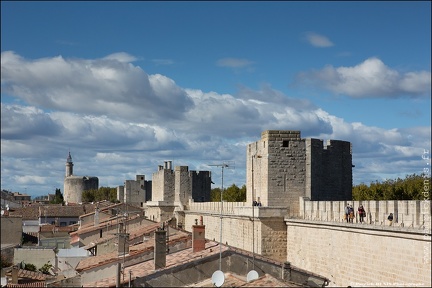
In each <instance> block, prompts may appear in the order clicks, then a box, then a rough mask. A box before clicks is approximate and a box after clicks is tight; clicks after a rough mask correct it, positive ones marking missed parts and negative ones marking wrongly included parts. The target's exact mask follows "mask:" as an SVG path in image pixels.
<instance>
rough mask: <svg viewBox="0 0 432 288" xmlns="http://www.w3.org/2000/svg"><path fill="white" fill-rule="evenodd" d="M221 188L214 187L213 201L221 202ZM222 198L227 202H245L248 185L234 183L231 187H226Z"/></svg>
mask: <svg viewBox="0 0 432 288" xmlns="http://www.w3.org/2000/svg"><path fill="white" fill-rule="evenodd" d="M220 195H221V188H214V189H212V190H211V194H210V199H211V201H212V202H220ZM222 199H223V200H225V201H227V202H245V201H246V185H243V186H242V187H241V188H239V187H237V185H235V184H232V185H231V186H230V187H228V188H225V189H224V193H223V195H222Z"/></svg>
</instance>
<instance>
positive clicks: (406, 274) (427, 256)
mask: <svg viewBox="0 0 432 288" xmlns="http://www.w3.org/2000/svg"><path fill="white" fill-rule="evenodd" d="M285 220H286V224H287V261H289V262H290V263H291V264H292V265H294V266H296V267H299V268H301V269H305V270H307V271H313V272H314V273H317V274H320V275H322V276H324V277H327V278H329V279H330V281H331V282H330V286H333V287H347V286H348V285H350V286H352V287H367V286H369V287H377V286H388V287H403V286H416V287H419V286H422V287H430V286H431V284H432V283H431V236H430V234H429V235H427V234H424V233H423V232H421V231H419V230H418V229H415V228H407V227H404V228H401V227H394V226H393V227H389V226H374V225H362V224H355V223H335V222H324V221H310V220H299V219H285Z"/></svg>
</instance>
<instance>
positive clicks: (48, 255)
mask: <svg viewBox="0 0 432 288" xmlns="http://www.w3.org/2000/svg"><path fill="white" fill-rule="evenodd" d="M21 261H24V263H26V264H33V265H35V266H36V268H37V269H39V268H41V267H42V266H43V265H44V264H47V263H48V262H50V264H51V265H53V266H54V265H55V252H54V250H53V248H42V247H22V248H15V250H14V261H13V263H14V264H15V265H16V264H19V263H21Z"/></svg>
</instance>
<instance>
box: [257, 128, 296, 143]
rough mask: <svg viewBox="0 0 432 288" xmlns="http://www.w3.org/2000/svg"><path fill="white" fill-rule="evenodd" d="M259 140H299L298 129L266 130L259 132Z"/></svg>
mask: <svg viewBox="0 0 432 288" xmlns="http://www.w3.org/2000/svg"><path fill="white" fill-rule="evenodd" d="M261 140H267V141H281V140H301V136H300V131H297V130H266V131H264V132H262V133H261Z"/></svg>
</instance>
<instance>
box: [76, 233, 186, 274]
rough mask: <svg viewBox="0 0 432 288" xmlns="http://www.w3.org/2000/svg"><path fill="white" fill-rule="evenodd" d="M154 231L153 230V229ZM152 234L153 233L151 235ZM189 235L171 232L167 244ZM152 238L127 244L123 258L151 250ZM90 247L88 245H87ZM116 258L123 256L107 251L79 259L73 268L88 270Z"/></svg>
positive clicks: (112, 261) (152, 245) (115, 260)
mask: <svg viewBox="0 0 432 288" xmlns="http://www.w3.org/2000/svg"><path fill="white" fill-rule="evenodd" d="M153 231H154V230H153ZM153 236H154V235H153ZM190 237H191V235H190V234H188V233H185V232H179V233H176V234H172V235H170V237H169V242H168V245H172V244H173V243H175V242H177V241H180V240H183V239H184V240H186V239H187V238H190ZM153 239H154V238H153V237H151V238H149V241H146V242H143V243H140V244H137V245H132V246H129V254H127V255H126V256H125V259H128V258H129V257H131V256H135V255H138V254H141V253H145V252H148V251H150V250H153V247H154V240H153ZM87 246H89V247H90V245H87ZM118 259H123V256H121V258H119V257H118V252H117V251H115V252H112V253H107V254H103V255H98V256H93V257H88V258H85V259H83V260H81V261H80V262H79V263H78V265H77V267H76V268H75V269H76V270H77V271H78V272H81V271H83V270H89V269H92V268H95V267H99V266H102V265H105V264H107V263H115V262H117V261H118Z"/></svg>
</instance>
